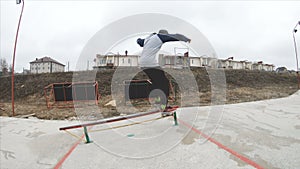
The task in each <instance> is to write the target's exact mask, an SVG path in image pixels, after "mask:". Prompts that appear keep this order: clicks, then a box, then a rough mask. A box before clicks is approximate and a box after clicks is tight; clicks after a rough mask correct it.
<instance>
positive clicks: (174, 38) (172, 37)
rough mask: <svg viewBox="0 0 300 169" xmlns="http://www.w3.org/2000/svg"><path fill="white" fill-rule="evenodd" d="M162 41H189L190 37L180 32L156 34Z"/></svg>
mask: <svg viewBox="0 0 300 169" xmlns="http://www.w3.org/2000/svg"><path fill="white" fill-rule="evenodd" d="M157 35H158V37H159V38H160V39H161V41H162V42H163V43H165V42H172V41H184V42H190V41H191V39H189V38H187V37H186V36H184V35H181V34H178V33H177V34H157Z"/></svg>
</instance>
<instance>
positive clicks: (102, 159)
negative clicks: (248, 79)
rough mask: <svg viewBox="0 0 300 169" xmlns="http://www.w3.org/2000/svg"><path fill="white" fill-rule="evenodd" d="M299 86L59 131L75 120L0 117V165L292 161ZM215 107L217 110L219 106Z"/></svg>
mask: <svg viewBox="0 0 300 169" xmlns="http://www.w3.org/2000/svg"><path fill="white" fill-rule="evenodd" d="M299 103H300V91H298V92H297V93H295V94H294V95H292V96H289V97H287V98H281V99H274V100H265V101H258V102H249V103H240V104H232V105H224V106H207V107H190V108H182V109H178V110H177V115H178V123H179V124H178V125H174V120H173V117H172V116H170V117H166V118H160V115H159V114H153V115H148V116H143V117H139V118H134V119H128V120H124V121H119V122H113V123H109V124H103V125H96V126H92V127H89V137H90V139H91V140H92V141H93V142H92V143H89V144H86V143H85V142H84V141H85V140H84V139H83V140H81V139H80V138H84V137H82V136H83V130H82V129H73V130H68V131H69V132H71V133H66V132H65V131H59V130H58V129H59V128H60V127H64V126H68V125H73V124H78V123H80V122H78V121H47V120H38V119H18V118H8V117H1V118H0V122H1V124H0V125H1V148H0V152H1V153H0V157H1V161H0V166H1V169H2V168H3V169H4V168H32V169H35V168H39V169H40V168H67V169H68V168H70V169H71V168H72V169H73V168H111V169H113V168H117V169H118V168H128V169H132V168H153V169H154V168H180V169H185V168H187V169H190V168H197V169H198V168H209V169H211V168H222V169H223V168H230V169H232V168H243V169H244V168H284V169H289V168H290V169H295V168H300V160H299V159H300V104H299ZM222 112H223V113H222Z"/></svg>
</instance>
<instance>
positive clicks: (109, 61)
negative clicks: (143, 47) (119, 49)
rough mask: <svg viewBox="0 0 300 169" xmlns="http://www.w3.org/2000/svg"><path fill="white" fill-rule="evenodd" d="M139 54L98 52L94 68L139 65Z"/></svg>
mask: <svg viewBox="0 0 300 169" xmlns="http://www.w3.org/2000/svg"><path fill="white" fill-rule="evenodd" d="M138 58H139V56H138V55H115V54H112V55H101V54H97V55H96V58H95V60H94V61H95V66H94V67H93V68H94V69H99V68H114V67H118V66H121V67H137V66H138Z"/></svg>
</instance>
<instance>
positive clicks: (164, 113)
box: [161, 106, 179, 117]
mask: <svg viewBox="0 0 300 169" xmlns="http://www.w3.org/2000/svg"><path fill="white" fill-rule="evenodd" d="M178 107H179V106H168V107H167V108H166V109H165V110H164V111H162V112H161V116H162V117H166V116H173V114H174V112H175V111H176V110H177V108H178Z"/></svg>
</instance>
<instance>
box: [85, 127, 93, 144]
mask: <svg viewBox="0 0 300 169" xmlns="http://www.w3.org/2000/svg"><path fill="white" fill-rule="evenodd" d="M83 130H84V135H85V140H86V142H85V143H86V144H88V143H91V142H92V141H91V140H90V137H89V134H88V130H87V128H86V126H84V127H83Z"/></svg>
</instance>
